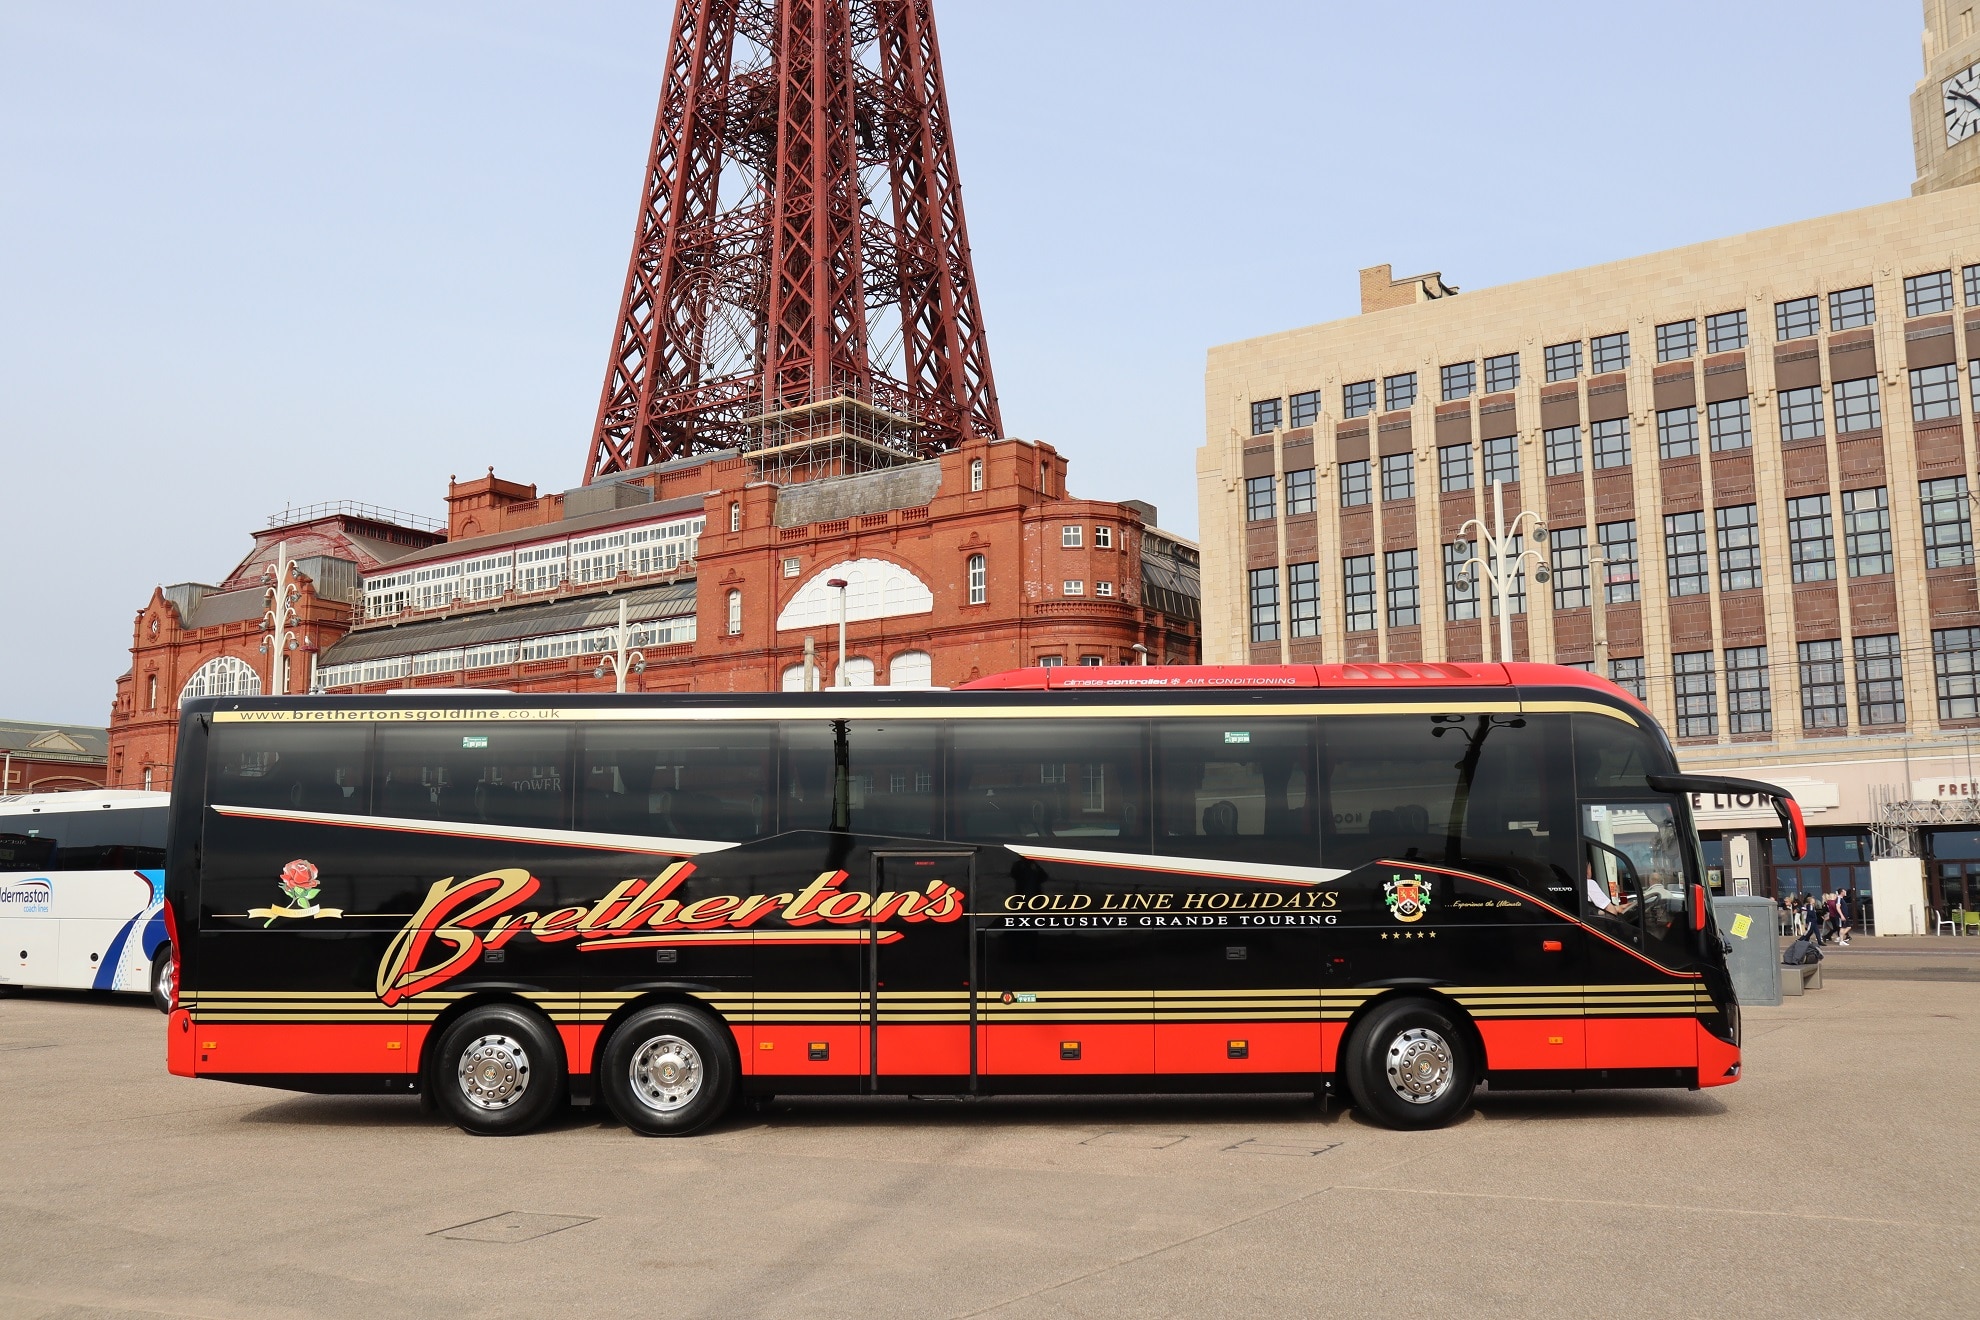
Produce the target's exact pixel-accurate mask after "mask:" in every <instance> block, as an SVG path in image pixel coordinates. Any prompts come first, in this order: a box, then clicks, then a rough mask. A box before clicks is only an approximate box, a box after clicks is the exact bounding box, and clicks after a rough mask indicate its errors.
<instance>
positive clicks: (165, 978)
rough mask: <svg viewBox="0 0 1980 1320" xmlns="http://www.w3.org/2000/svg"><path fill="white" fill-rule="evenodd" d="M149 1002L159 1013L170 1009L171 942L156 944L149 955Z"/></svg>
mask: <svg viewBox="0 0 1980 1320" xmlns="http://www.w3.org/2000/svg"><path fill="white" fill-rule="evenodd" d="M151 1002H152V1003H154V1004H156V1005H157V1006H158V1011H159V1012H161V1013H170V1012H171V1011H172V944H171V941H169V940H168V941H166V942H165V943H163V944H161V945H159V946H158V949H157V951H156V952H155V953H153V954H152V955H151Z"/></svg>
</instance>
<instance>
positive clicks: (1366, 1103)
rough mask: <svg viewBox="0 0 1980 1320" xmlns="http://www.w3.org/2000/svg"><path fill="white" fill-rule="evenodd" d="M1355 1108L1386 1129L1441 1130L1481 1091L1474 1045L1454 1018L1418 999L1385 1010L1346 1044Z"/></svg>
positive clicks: (1388, 1006)
mask: <svg viewBox="0 0 1980 1320" xmlns="http://www.w3.org/2000/svg"><path fill="white" fill-rule="evenodd" d="M1345 1053H1346V1056H1347V1060H1346V1061H1347V1083H1348V1090H1349V1091H1350V1092H1351V1093H1352V1094H1353V1096H1354V1103H1355V1107H1356V1108H1358V1109H1360V1110H1361V1112H1362V1113H1363V1114H1364V1115H1366V1116H1367V1117H1368V1118H1370V1119H1372V1120H1374V1121H1375V1122H1377V1123H1380V1124H1382V1125H1383V1126H1384V1127H1395V1128H1430V1127H1442V1126H1443V1125H1444V1124H1446V1123H1448V1122H1450V1121H1451V1120H1452V1119H1454V1118H1456V1117H1457V1116H1458V1114H1459V1113H1461V1112H1463V1110H1464V1107H1465V1106H1466V1105H1467V1104H1469V1103H1470V1102H1471V1093H1472V1091H1473V1090H1475V1089H1476V1088H1477V1086H1478V1064H1477V1061H1476V1060H1474V1059H1473V1058H1472V1057H1471V1056H1472V1050H1471V1042H1470V1039H1469V1037H1468V1036H1466V1034H1465V1032H1464V1030H1463V1028H1462V1027H1460V1026H1459V1025H1458V1024H1457V1023H1456V1022H1455V1021H1453V1020H1452V1018H1451V1015H1450V1014H1449V1013H1448V1012H1446V1011H1445V1010H1444V1009H1442V1008H1440V1007H1438V1006H1437V1005H1436V1004H1433V1003H1430V1002H1428V1001H1426V1000H1420V999H1399V1000H1396V1001H1394V1002H1392V1003H1388V1004H1384V1005H1382V1006H1381V1007H1379V1008H1377V1009H1376V1010H1375V1011H1374V1012H1373V1013H1371V1014H1370V1015H1369V1016H1368V1018H1367V1020H1366V1021H1364V1022H1363V1023H1362V1024H1361V1025H1360V1026H1359V1027H1357V1028H1356V1029H1355V1033H1354V1037H1353V1039H1351V1040H1350V1041H1349V1042H1348V1046H1347V1049H1346V1051H1345Z"/></svg>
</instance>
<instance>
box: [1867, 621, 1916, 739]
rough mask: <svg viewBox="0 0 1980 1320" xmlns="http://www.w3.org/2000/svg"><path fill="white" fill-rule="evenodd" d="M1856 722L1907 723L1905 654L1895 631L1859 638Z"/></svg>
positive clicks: (1871, 724) (1868, 725)
mask: <svg viewBox="0 0 1980 1320" xmlns="http://www.w3.org/2000/svg"><path fill="white" fill-rule="evenodd" d="M1856 722H1857V723H1858V724H1860V725H1862V726H1863V727H1865V728H1869V727H1871V726H1873V725H1890V724H1903V723H1904V656H1903V655H1902V654H1901V653H1900V652H1899V650H1898V635H1897V634H1896V633H1882V634H1880V635H1878V636H1875V637H1859V638H1857V639H1856Z"/></svg>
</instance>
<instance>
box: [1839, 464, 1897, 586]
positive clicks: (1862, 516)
mask: <svg viewBox="0 0 1980 1320" xmlns="http://www.w3.org/2000/svg"><path fill="white" fill-rule="evenodd" d="M1843 554H1844V555H1845V556H1846V557H1847V558H1848V560H1849V575H1850V576H1851V577H1853V578H1857V577H1874V576H1875V575H1877V574H1879V573H1888V572H1890V571H1891V507H1890V493H1889V491H1887V490H1886V489H1885V488H1884V487H1882V486H1870V487H1866V488H1865V489H1863V490H1846V491H1844V492H1843Z"/></svg>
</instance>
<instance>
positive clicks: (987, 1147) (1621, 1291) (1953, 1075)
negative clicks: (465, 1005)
mask: <svg viewBox="0 0 1980 1320" xmlns="http://www.w3.org/2000/svg"><path fill="white" fill-rule="evenodd" d="M1873 950H1874V951H1873ZM1840 953H1841V954H1842V955H1844V956H1839V957H1838V958H1836V959H1835V960H1833V961H1832V962H1831V964H1830V966H1831V967H1832V968H1835V969H1836V971H1837V972H1838V974H1837V975H1835V976H1834V977H1832V978H1831V979H1830V980H1829V982H1828V986H1827V988H1826V989H1824V990H1822V991H1819V992H1815V993H1811V994H1808V995H1805V996H1803V997H1802V998H1800V999H1797V1000H1789V1001H1788V1003H1787V1005H1786V1006H1785V1007H1782V1008H1775V1009H1759V1010H1754V1011H1753V1012H1751V1013H1750V1014H1749V1017H1748V1039H1747V1054H1746V1059H1747V1069H1746V1071H1747V1076H1746V1080H1744V1081H1742V1082H1741V1083H1739V1084H1738V1085H1736V1086H1732V1087H1728V1088H1725V1089H1722V1090H1717V1091H1711V1092H1704V1093H1699V1094H1686V1093H1682V1092H1680V1093H1622V1092H1609V1093H1591V1094H1583V1095H1579V1096H1538V1097H1535V1096H1499V1097H1494V1096H1490V1095H1485V1096H1482V1097H1481V1098H1480V1102H1479V1104H1478V1107H1477V1110H1476V1112H1475V1113H1474V1114H1473V1115H1472V1116H1470V1117H1469V1118H1468V1119H1467V1120H1465V1121H1464V1122H1462V1123H1460V1124H1459V1125H1457V1126H1455V1127H1453V1128H1450V1129H1448V1130H1445V1131H1441V1132H1432V1133H1417V1134H1403V1133H1393V1132H1386V1131H1382V1130H1379V1129H1375V1128H1371V1127H1368V1126H1365V1125H1364V1124H1362V1123H1361V1122H1359V1121H1358V1120H1357V1119H1356V1118H1355V1117H1354V1116H1353V1115H1352V1114H1343V1113H1341V1112H1340V1111H1338V1110H1336V1111H1334V1112H1332V1113H1329V1114H1322V1113H1320V1112H1319V1111H1318V1110H1317V1109H1316V1108H1315V1107H1313V1106H1312V1105H1310V1104H1305V1103H1301V1102H1298V1101H1294V1100H1286V1099H1261V1098H1234V1099H1217V1100H1167V1099H1154V1098H1150V1099H1135V1100H1123V1101H1065V1100H1053V1101H1022V1100H1010V1101H993V1102H988V1103H982V1104H969V1105H965V1104H958V1103H953V1102H952V1103H934V1102H916V1101H898V1102H896V1101H884V1100H883V1101H843V1102H841V1101H807V1102H796V1103H788V1104H783V1105H780V1106H779V1107H778V1108H777V1109H776V1110H774V1111H773V1112H772V1113H770V1114H769V1115H767V1116H765V1117H762V1118H752V1119H748V1120H742V1121H738V1122H736V1123H734V1124H732V1125H730V1126H728V1127H726V1128H723V1129H721V1130H719V1131H717V1132H715V1133H713V1134H711V1135H709V1136H705V1137H702V1138H697V1139H690V1140H685V1141H651V1140H643V1139H640V1138H637V1137H632V1136H629V1135H627V1134H626V1133H625V1132H624V1131H622V1130H620V1129H618V1128H615V1127H611V1126H606V1125H603V1124H601V1123H598V1122H596V1121H594V1120H592V1119H591V1118H589V1117H585V1116H574V1117H572V1118H570V1119H568V1120H566V1121H565V1122H563V1123H561V1124H559V1125H557V1126H556V1127H554V1128H553V1129H552V1130H549V1131H545V1132H541V1133H538V1134H536V1135H534V1136H530V1137H526V1138H521V1139H515V1140H507V1141H497V1140H483V1139H476V1138H472V1137H466V1136H463V1135H461V1134H460V1133H458V1132H455V1131H453V1130H451V1129H448V1128H445V1127H441V1126H439V1125H438V1124H437V1123H435V1122H433V1121H430V1120H428V1119H426V1118H424V1117H422V1115H421V1114H420V1112H419V1110H418V1108H417V1106H416V1104H415V1103H414V1102H411V1101H406V1100H382V1099H380V1100H373V1099H324V1098H311V1097H297V1096H290V1095H285V1094H281V1093H276V1092H264V1091H257V1090H253V1089H249V1088H244V1087H236V1086H230V1085H227V1084H224V1083H218V1082H199V1081H188V1080H184V1079H179V1078H174V1077H170V1076H167V1075H166V1073H165V1071H164V1066H163V1041H162V1036H163V1032H162V1025H163V1024H162V1019H161V1018H160V1017H159V1016H158V1015H157V1014H156V1013H155V1012H153V1011H152V1010H151V1009H150V1008H149V1007H146V1006H142V1005H140V1004H137V1003H130V1002H112V1001H107V1000H103V999H92V998H87V997H83V996H67V997H65V996H55V995H48V996H40V997H28V998H21V999H10V1000H4V1001H0V1317H7V1318H8V1320H14V1318H16V1317H22V1318H25V1317H57V1316H60V1317H113V1316H119V1317H123V1316H132V1315H161V1316H162V1315H170V1316H205V1317H227V1318H235V1317H243V1318H244V1317H291V1316H312V1317H314V1316H335V1317H345V1316H348V1317H362V1318H363V1320H380V1317H394V1316H400V1315H433V1316H453V1315H473V1316H477V1317H509V1316H517V1317H520V1316H537V1315H566V1314H568V1315H584V1316H587V1317H610V1316H621V1315H627V1316H630V1315H639V1316H666V1317H670V1320H671V1318H673V1317H680V1318H682V1320H685V1318H687V1317H737V1316H752V1315H775V1316H779V1317H784V1316H849V1315H858V1316H867V1315H872V1316H994V1317H999V1320H1003V1318H1006V1317H1039V1316H1133V1317H1147V1316H1164V1315H1205V1316H1210V1315H1214V1316H1225V1315H1234V1316H1252V1315H1257V1316H1281V1315H1284V1316H1332V1315H1366V1314H1376V1315H1412V1316H1417V1315H1429V1316H1442V1315H1474V1314H1475V1315H1519V1316H1574V1317H1585V1316H1591V1315H1609V1314H1622V1313H1625V1312H1626V1313H1628V1314H1631V1315H1633V1316H1665V1315H1673V1316H1675V1315H1708V1314H1709V1315H1743V1316H1744V1315H1762V1316H1773V1315H1781V1316H1794V1317H1797V1320H1805V1318H1807V1317H1813V1316H1831V1315H1833V1316H1861V1315H1882V1316H1893V1315H1905V1316H1968V1317H1970V1316H1974V1315H1976V1314H1980V1250H1976V1242H1980V1196H1976V1195H1975V1192H1974V1187H1975V1169H1974V1164H1973V1151H1974V1150H1975V1149H1976V1144H1980V1130H1977V1128H1976V1112H1980V1110H1976V1104H1975V1098H1976V1096H1980V984H1968V983H1964V982H1963V981H1962V980H1954V979H1948V978H1916V979H1908V978H1909V969H1912V968H1914V967H1917V966H1924V967H1926V968H1928V969H1929V968H1932V967H1935V966H1937V967H1939V969H1940V970H1942V971H1943V970H1947V969H1950V968H1952V967H1953V965H1954V964H1955V963H1957V964H1958V965H1959V966H1960V967H1963V968H1965V969H1966V970H1967V971H1969V972H1973V971H1980V941H1975V948H1974V953H1973V955H1970V956H1968V955H1966V951H1965V950H1964V949H1963V948H1960V949H1940V950H1933V949H1929V948H1920V949H1916V950H1912V949H1884V950H1875V949H1874V945H1872V942H1870V941H1858V942H1857V943H1856V944H1855V945H1853V946H1852V948H1850V949H1848V950H1842V951H1840ZM1947 954H1958V955H1960V956H1959V957H1946V956H1945V955H1947ZM1880 968H1883V969H1886V970H1888V971H1889V972H1890V973H1891V975H1879V974H1877V973H1878V971H1879V969H1880ZM510 1212H515V1213H516V1214H517V1215H518V1216H519V1218H515V1219H508V1220H497V1219H494V1218H493V1217H496V1216H502V1215H505V1214H508V1213H510ZM557 1216H564V1217H568V1218H564V1219H559V1218H555V1217H557ZM491 1220H493V1222H487V1221H491ZM476 1221H483V1222H481V1223H479V1224H476ZM460 1225H475V1226H473V1227H467V1228H459V1227H457V1226H460ZM550 1229H556V1230H557V1231H551V1232H548V1233H547V1234H546V1235H543V1236H531V1235H533V1234H537V1233H541V1232H543V1231H544V1230H550ZM448 1230H453V1231H452V1232H449V1231H448Z"/></svg>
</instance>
